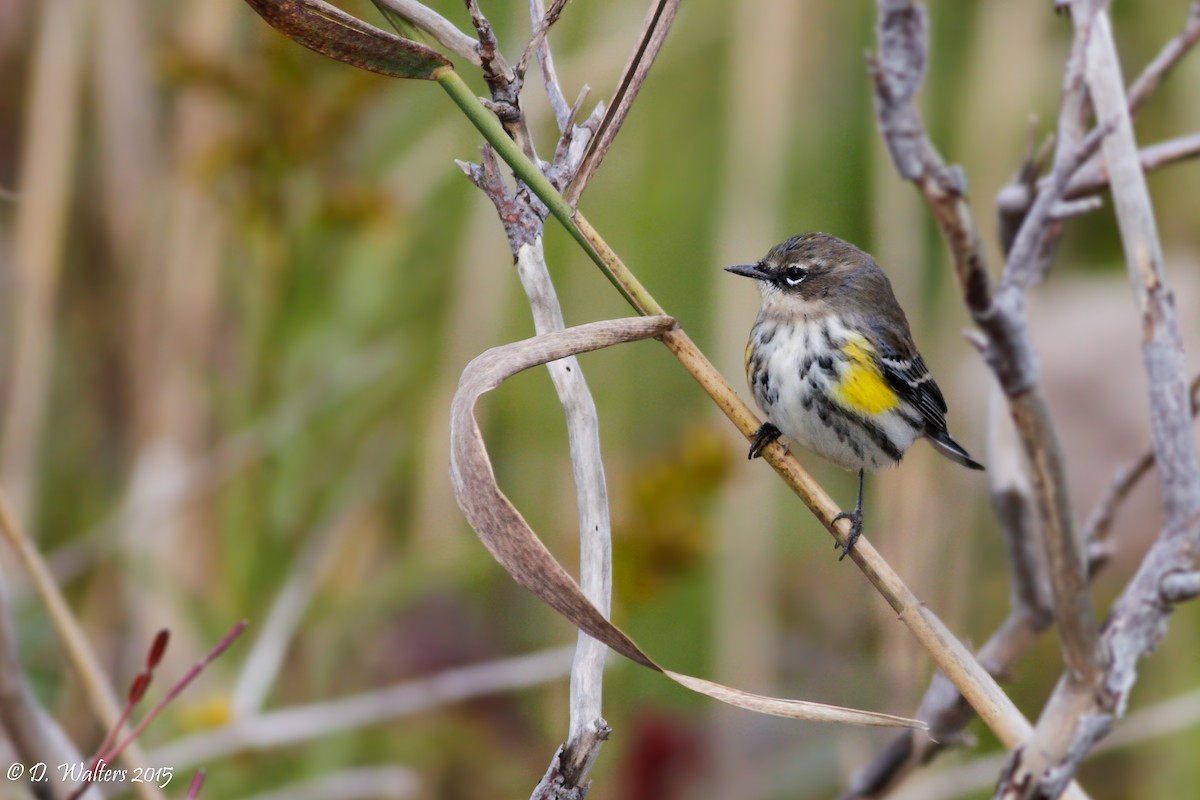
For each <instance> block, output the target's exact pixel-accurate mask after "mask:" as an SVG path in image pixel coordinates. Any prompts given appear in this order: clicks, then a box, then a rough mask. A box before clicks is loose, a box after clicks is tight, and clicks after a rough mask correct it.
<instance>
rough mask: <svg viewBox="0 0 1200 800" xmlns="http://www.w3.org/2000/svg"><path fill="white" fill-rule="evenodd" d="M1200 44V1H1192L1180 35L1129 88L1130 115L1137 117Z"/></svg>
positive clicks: (1166, 46) (1164, 48)
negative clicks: (1170, 73)
mask: <svg viewBox="0 0 1200 800" xmlns="http://www.w3.org/2000/svg"><path fill="white" fill-rule="evenodd" d="M1196 42H1200V0H1192V7H1191V10H1190V11H1188V17H1187V21H1186V22H1185V23H1184V26H1183V30H1182V31H1180V33H1179V35H1178V36H1176V37H1175V38H1174V39H1172V40H1171V41H1169V42H1167V44H1166V45H1165V46H1164V47H1163V49H1162V50H1161V51H1159V53H1158V55H1157V56H1155V57H1154V60H1153V61H1151V62H1150V63H1149V64H1148V65H1146V68H1145V69H1144V70H1142V74H1141V75H1139V76H1138V78H1137V80H1136V81H1134V82H1133V85H1132V86H1130V87H1129V115H1130V116H1137V113H1138V111H1140V110H1141V108H1142V106H1143V105H1144V104H1145V102H1146V101H1147V100H1148V99H1149V98H1150V96H1151V95H1152V94H1154V90H1155V89H1157V88H1158V85H1159V84H1160V83H1162V80H1163V78H1165V77H1166V76H1167V73H1168V72H1170V71H1171V70H1172V69H1174V68H1175V65H1176V64H1178V63H1179V62H1180V61H1182V60H1183V57H1184V56H1186V55H1187V54H1188V51H1189V50H1191V49H1192V47H1194V46H1195V45H1196Z"/></svg>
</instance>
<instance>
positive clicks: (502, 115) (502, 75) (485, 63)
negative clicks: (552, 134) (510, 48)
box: [467, 0, 538, 163]
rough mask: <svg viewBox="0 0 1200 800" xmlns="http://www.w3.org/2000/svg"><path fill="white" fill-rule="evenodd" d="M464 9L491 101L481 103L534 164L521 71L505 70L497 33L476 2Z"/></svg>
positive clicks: (476, 0) (471, 1)
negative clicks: (474, 37)
mask: <svg viewBox="0 0 1200 800" xmlns="http://www.w3.org/2000/svg"><path fill="white" fill-rule="evenodd" d="M467 10H468V11H469V12H470V13H471V24H472V25H474V26H475V33H476V34H477V35H478V36H479V42H478V44H477V45H476V50H477V51H478V53H479V61H480V66H481V67H482V68H483V77H484V80H485V81H487V85H488V89H489V90H490V91H491V95H492V98H491V100H490V101H484V104H485V105H486V106H487V107H488V109H489V110H490V111H491V112H492V113H493V114H495V115H496V117H497V119H499V120H500V124H501V125H503V126H504V130H505V131H506V132H507V133H508V135H509V136H510V137H512V140H513V141H514V142H516V143H517V146H518V147H520V148H521V150H522V151H523V152H524V153H525V155H526V156H528V157H529V158H530V159H531V160H532V161H534V162H535V163H537V161H538V158H537V152H536V151H535V149H534V146H533V137H532V136H531V135H530V133H529V125H528V124H527V122H526V120H525V115H524V113H522V111H521V89H522V88H523V87H524V85H525V74H524V70H523V69H517V70H513V69H508V67H507V65H506V64H505V62H504V57H503V56H502V55H501V54H500V43H499V42H498V41H497V40H496V32H495V31H494V30H492V24H491V23H490V22H488V18H487V17H486V16H484V13H483V10H482V9H480V7H479V0H467Z"/></svg>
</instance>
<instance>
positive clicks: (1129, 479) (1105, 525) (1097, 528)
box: [1083, 375, 1200, 569]
mask: <svg viewBox="0 0 1200 800" xmlns="http://www.w3.org/2000/svg"><path fill="white" fill-rule="evenodd" d="M1188 393H1189V394H1190V395H1191V402H1192V416H1193V417H1195V416H1196V414H1197V413H1200V402H1197V400H1200V375H1197V376H1196V377H1194V378H1192V384H1191V386H1190V387H1189V388H1188ZM1152 469H1154V448H1153V447H1148V448H1146V450H1145V452H1143V453H1142V454H1141V455H1140V456H1138V458H1137V460H1136V461H1134V462H1132V463H1131V464H1127V465H1125V466H1124V467H1121V468H1119V469H1118V470H1117V472H1116V474H1115V475H1114V476H1113V479H1112V483H1111V484H1110V485H1109V487H1108V491H1106V492H1105V493H1104V496H1103V497H1102V498H1100V502H1098V503H1096V507H1095V508H1093V509H1092V513H1091V515H1090V516H1089V517H1088V521H1087V524H1086V525H1084V528H1083V538H1084V541H1085V542H1087V543H1088V549H1089V551H1092V552H1095V553H1096V554H1097V555H1099V554H1101V553H1105V552H1106V551H1107V542H1108V534H1109V530H1110V529H1111V528H1112V523H1113V519H1114V517H1116V514H1117V509H1118V508H1120V506H1121V504H1122V503H1123V502H1125V498H1127V497H1128V496H1129V493H1130V492H1132V491H1133V489H1134V487H1135V486H1137V485H1138V483H1139V482H1140V481H1141V479H1142V478H1144V477H1145V476H1146V475H1147V474H1149V472H1150V470H1152ZM1094 557H1095V556H1093V558H1094ZM1093 569H1094V568H1093Z"/></svg>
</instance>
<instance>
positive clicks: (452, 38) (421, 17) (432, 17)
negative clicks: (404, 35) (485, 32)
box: [378, 0, 512, 74]
mask: <svg viewBox="0 0 1200 800" xmlns="http://www.w3.org/2000/svg"><path fill="white" fill-rule="evenodd" d="M378 2H379V3H381V4H382V5H385V6H387V7H388V8H390V9H391V10H392V11H395V12H396V13H397V14H399V15H400V16H401V17H403V18H404V19H406V20H408V22H409V23H410V24H412V25H414V26H416V27H417V28H419V29H421V30H423V31H425V32H426V33H428V34H429V35H430V36H432V37H433V38H434V40H435V41H437V42H438V44H440V45H442V47H445V48H446V49H447V50H449V51H450V52H452V53H454V54H455V55H458V56H461V57H462V58H465V59H466V60H467V61H469V62H471V64H473V65H474V66H476V67H482V66H483V61H482V60H481V59H480V58H479V50H478V49H477V48H478V45H479V42H477V41H476V40H474V39H472V38H471V37H470V36H468V35H467V34H465V33H463V32H462V31H461V30H459V29H458V28H457V27H455V25H454V23H452V22H451V21H450V20H448V19H446V18H445V17H443V16H442V15H441V14H439V13H437V12H436V11H434V10H433V9H431V8H429V7H428V6H426V5H425V4H423V3H418V2H415V1H414V0H378ZM495 66H496V68H497V69H498V70H500V71H501V72H502V73H507V74H511V73H512V69H511V68H510V67H509V66H508V64H506V63H505V62H504V60H503V57H502V56H500V54H498V53H497V54H496V62H495Z"/></svg>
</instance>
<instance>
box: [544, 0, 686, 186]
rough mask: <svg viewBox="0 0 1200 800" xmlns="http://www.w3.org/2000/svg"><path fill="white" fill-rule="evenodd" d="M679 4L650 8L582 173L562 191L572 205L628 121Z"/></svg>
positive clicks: (658, 0) (665, 1) (661, 1)
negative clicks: (630, 111) (626, 120)
mask: <svg viewBox="0 0 1200 800" xmlns="http://www.w3.org/2000/svg"><path fill="white" fill-rule="evenodd" d="M679 3H680V0H655V3H654V5H653V6H651V7H650V11H649V13H648V14H647V15H646V21H645V22H644V23H643V24H642V32H641V34H640V35H639V36H638V41H637V44H635V45H634V48H633V52H632V53H630V55H629V61H628V62H627V63H626V64H625V69H624V70H622V72H621V79H620V80H619V81H618V82H617V90H616V92H615V93H613V97H612V101H611V103H610V104H609V106H608V112H607V113H606V114H605V115H604V120H603V121H602V122H601V123H600V130H599V131H598V132H597V133H596V136H595V138H594V139H592V144H591V148H590V149H589V150H588V153H587V155H586V156H584V159H583V163H582V164H581V165H580V167H579V172H578V173H577V174H576V176H575V178H574V180H572V181H571V184H570V185H569V186H567V189H566V191H565V192H564V193H563V197H564V199H565V200H566V201H567V203H568V204H569V205H570V206H572V207H574V206H576V205H578V204H579V197H580V195H582V194H583V190H584V189H586V188H587V185H588V181H590V180H591V179H592V175H594V174H595V173H596V170H597V169H599V168H600V162H601V161H603V160H604V156H605V155H607V154H608V149H609V148H610V147H612V143H613V140H614V139H616V137H617V134H618V133H619V132H620V130H621V126H622V125H624V124H625V118H626V117H628V116H629V109H630V108H632V107H633V101H634V100H636V99H637V96H638V92H640V91H641V90H642V84H644V83H645V82H646V76H647V75H648V74H649V72H650V67H652V66H654V60H655V59H656V58H658V53H659V51H660V50H661V49H662V46H663V42H665V41H666V39H667V33H668V32H669V31H670V30H671V23H673V22H674V21H675V14H676V12H678V11H679Z"/></svg>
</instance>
